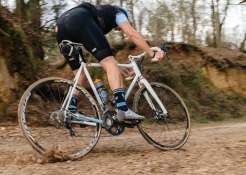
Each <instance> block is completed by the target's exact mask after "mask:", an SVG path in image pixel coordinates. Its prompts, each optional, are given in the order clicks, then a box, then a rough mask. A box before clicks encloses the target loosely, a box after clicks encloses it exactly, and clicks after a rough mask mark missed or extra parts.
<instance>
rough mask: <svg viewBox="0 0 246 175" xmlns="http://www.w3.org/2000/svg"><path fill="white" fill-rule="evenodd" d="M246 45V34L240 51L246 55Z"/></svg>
mask: <svg viewBox="0 0 246 175" xmlns="http://www.w3.org/2000/svg"><path fill="white" fill-rule="evenodd" d="M245 43H246V33H245V34H244V39H243V41H242V42H241V45H240V51H242V52H244V53H246V49H245Z"/></svg>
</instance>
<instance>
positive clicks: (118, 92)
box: [113, 88, 128, 111]
mask: <svg viewBox="0 0 246 175" xmlns="http://www.w3.org/2000/svg"><path fill="white" fill-rule="evenodd" d="M113 94H114V100H115V102H116V107H117V108H118V109H120V110H121V111H127V110H128V108H127V106H126V101H125V89H124V88H119V89H115V90H114V91H113Z"/></svg>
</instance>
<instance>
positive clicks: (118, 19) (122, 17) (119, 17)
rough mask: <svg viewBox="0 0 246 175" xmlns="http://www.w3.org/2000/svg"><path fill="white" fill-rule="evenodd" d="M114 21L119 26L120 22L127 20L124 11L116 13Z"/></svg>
mask: <svg viewBox="0 0 246 175" xmlns="http://www.w3.org/2000/svg"><path fill="white" fill-rule="evenodd" d="M115 22H116V24H117V25H118V26H119V25H120V24H121V23H122V22H128V19H127V17H126V15H125V14H124V13H117V14H116V19H115Z"/></svg>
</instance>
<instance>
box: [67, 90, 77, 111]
mask: <svg viewBox="0 0 246 175" xmlns="http://www.w3.org/2000/svg"><path fill="white" fill-rule="evenodd" d="M77 102H78V96H77V95H75V94H73V96H72V99H71V102H70V104H69V106H68V109H69V110H77Z"/></svg>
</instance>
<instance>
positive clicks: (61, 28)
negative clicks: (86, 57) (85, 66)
mask: <svg viewBox="0 0 246 175" xmlns="http://www.w3.org/2000/svg"><path fill="white" fill-rule="evenodd" d="M57 27H58V31H57V33H56V40H57V43H58V44H59V43H61V42H62V40H69V41H73V38H72V37H71V36H70V35H69V33H68V31H67V28H66V27H65V24H58V25H57ZM74 42H75V41H74ZM80 54H81V55H82V57H83V54H82V53H80ZM64 57H65V59H66V61H67V63H68V64H69V66H70V67H71V69H72V70H76V69H78V68H79V67H80V64H79V60H76V59H74V58H73V57H71V56H67V55H64Z"/></svg>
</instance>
